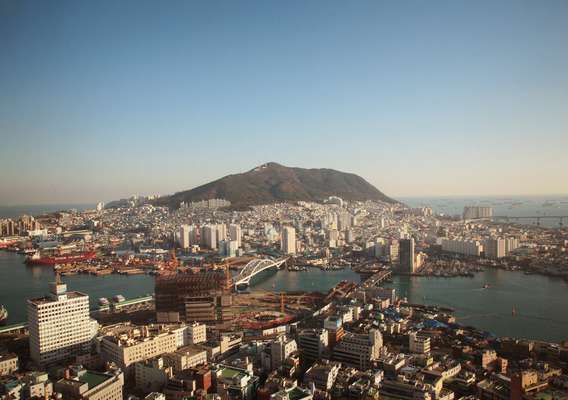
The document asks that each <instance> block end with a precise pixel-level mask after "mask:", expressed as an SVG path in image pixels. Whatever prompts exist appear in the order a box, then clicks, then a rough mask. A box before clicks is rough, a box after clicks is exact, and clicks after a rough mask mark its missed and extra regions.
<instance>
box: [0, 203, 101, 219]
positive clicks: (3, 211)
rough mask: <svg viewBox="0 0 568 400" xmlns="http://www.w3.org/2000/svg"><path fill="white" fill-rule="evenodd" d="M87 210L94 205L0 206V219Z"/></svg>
mask: <svg viewBox="0 0 568 400" xmlns="http://www.w3.org/2000/svg"><path fill="white" fill-rule="evenodd" d="M89 208H95V204H94V203H90V204H85V203H80V204H72V203H69V204H27V205H26V204H23V205H11V206H0V218H17V217H19V216H20V215H23V214H27V215H34V216H35V215H41V214H45V213H52V212H56V211H61V210H70V209H76V210H77V211H84V210H87V209H89Z"/></svg>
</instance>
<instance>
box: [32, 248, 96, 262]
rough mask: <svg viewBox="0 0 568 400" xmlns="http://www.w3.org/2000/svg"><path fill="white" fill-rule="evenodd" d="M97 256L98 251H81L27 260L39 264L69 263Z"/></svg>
mask: <svg viewBox="0 0 568 400" xmlns="http://www.w3.org/2000/svg"><path fill="white" fill-rule="evenodd" d="M96 256H97V253H96V252H95V251H88V252H86V253H80V254H67V255H61V256H52V257H40V258H36V259H34V258H28V259H27V260H26V262H27V263H28V264H37V265H55V264H68V263H74V262H79V261H87V260H92V259H93V258H95V257H96Z"/></svg>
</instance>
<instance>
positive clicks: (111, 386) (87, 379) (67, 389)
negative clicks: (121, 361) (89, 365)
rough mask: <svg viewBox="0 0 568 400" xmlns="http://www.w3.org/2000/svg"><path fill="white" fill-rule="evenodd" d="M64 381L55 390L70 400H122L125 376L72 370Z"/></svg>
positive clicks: (57, 384) (56, 385)
mask: <svg viewBox="0 0 568 400" xmlns="http://www.w3.org/2000/svg"><path fill="white" fill-rule="evenodd" d="M68 371H69V372H66V376H65V378H63V379H60V380H59V381H57V382H56V383H55V385H54V390H55V391H56V392H58V393H62V394H63V396H64V399H69V400H122V398H123V395H122V387H123V386H124V375H123V373H122V372H120V370H117V371H116V372H114V373H101V372H94V371H87V370H86V369H84V368H82V367H81V368H79V367H77V368H70V369H69V370H68Z"/></svg>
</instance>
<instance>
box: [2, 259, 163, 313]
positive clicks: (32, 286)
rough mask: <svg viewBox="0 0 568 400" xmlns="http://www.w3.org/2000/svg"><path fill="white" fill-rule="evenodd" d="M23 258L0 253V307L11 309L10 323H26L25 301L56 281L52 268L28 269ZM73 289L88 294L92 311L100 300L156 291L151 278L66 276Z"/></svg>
mask: <svg viewBox="0 0 568 400" xmlns="http://www.w3.org/2000/svg"><path fill="white" fill-rule="evenodd" d="M23 260H24V257H23V256H22V255H19V254H16V253H10V252H6V251H0V304H4V305H5V306H6V308H7V309H8V312H9V316H8V324H14V323H18V322H24V321H25V320H26V300H27V299H28V298H32V297H40V296H44V295H45V294H47V293H48V284H49V282H53V280H54V273H53V270H52V268H51V267H47V266H40V265H37V266H27V265H25V264H24V262H23ZM62 280H63V282H65V283H67V284H68V287H69V289H70V290H77V291H79V292H84V293H87V294H88V295H89V296H90V303H91V308H93V307H96V306H97V300H98V299H99V298H100V297H112V296H114V295H117V294H122V295H123V296H125V297H126V298H132V297H138V296H143V295H145V294H148V293H153V292H154V278H153V277H151V276H148V275H134V276H125V275H116V274H113V275H108V276H103V277H97V276H93V275H84V274H81V275H73V276H69V277H63V278H62Z"/></svg>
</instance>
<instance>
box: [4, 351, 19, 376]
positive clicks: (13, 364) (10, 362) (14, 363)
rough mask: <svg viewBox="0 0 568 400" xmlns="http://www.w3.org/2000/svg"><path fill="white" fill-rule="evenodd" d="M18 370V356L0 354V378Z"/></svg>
mask: <svg viewBox="0 0 568 400" xmlns="http://www.w3.org/2000/svg"><path fill="white" fill-rule="evenodd" d="M18 368H19V362H18V356H17V355H16V354H14V353H8V354H0V377H2V376H6V375H10V374H11V373H13V372H15V371H17V370H18Z"/></svg>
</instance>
